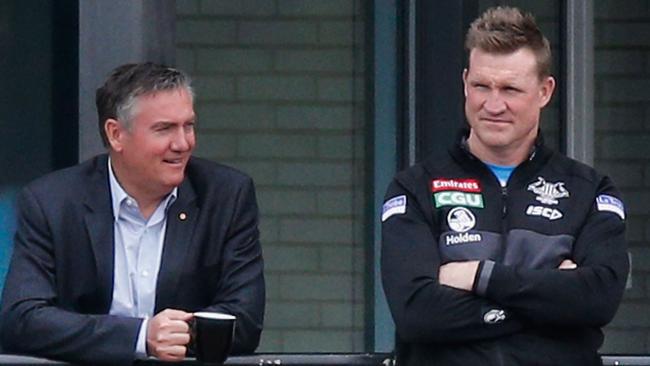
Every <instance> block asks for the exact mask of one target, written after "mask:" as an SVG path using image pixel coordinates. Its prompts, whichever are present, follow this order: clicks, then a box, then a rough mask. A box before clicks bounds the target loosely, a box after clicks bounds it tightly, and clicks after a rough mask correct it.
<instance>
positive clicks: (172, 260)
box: [156, 178, 199, 312]
mask: <svg viewBox="0 0 650 366" xmlns="http://www.w3.org/2000/svg"><path fill="white" fill-rule="evenodd" d="M198 212H199V210H198V207H197V205H196V194H195V192H194V189H193V188H192V185H191V184H190V182H189V181H188V179H187V178H186V179H185V180H184V181H183V183H182V184H181V185H180V186H179V188H178V198H177V199H176V201H175V202H174V203H173V204H172V205H171V207H170V208H169V211H168V212H167V229H166V231H165V241H164V244H163V252H162V258H161V262H160V271H159V272H158V281H157V283H156V312H157V311H160V310H162V309H164V307H167V306H169V304H171V303H172V302H173V301H172V300H173V299H174V298H175V297H174V295H175V294H176V289H177V288H178V281H179V280H180V273H181V271H182V268H183V264H184V263H185V257H186V256H187V252H188V251H189V249H190V244H191V240H192V233H193V232H194V227H195V225H196V219H197V216H198Z"/></svg>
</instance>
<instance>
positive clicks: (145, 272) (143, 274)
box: [142, 269, 149, 277]
mask: <svg viewBox="0 0 650 366" xmlns="http://www.w3.org/2000/svg"><path fill="white" fill-rule="evenodd" d="M148 276H149V271H147V270H146V269H145V270H144V271H142V277H148Z"/></svg>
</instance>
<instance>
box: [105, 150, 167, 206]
mask: <svg viewBox="0 0 650 366" xmlns="http://www.w3.org/2000/svg"><path fill="white" fill-rule="evenodd" d="M111 167H112V168H113V174H114V175H115V179H117V182H118V183H119V184H120V186H121V187H122V189H124V191H125V192H126V193H127V194H128V195H129V196H131V197H133V199H135V201H136V202H137V203H138V207H139V209H140V213H141V214H142V217H144V218H145V219H149V217H151V215H152V214H153V212H154V211H155V210H156V207H158V205H159V204H160V202H161V201H162V200H163V198H164V197H165V196H166V195H167V194H169V192H154V191H153V190H151V188H150V187H147V185H146V184H140V182H138V181H137V179H133V178H132V177H131V174H129V171H128V169H125V168H124V167H123V166H122V164H121V162H120V160H119V159H115V157H111Z"/></svg>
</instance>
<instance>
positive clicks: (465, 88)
mask: <svg viewBox="0 0 650 366" xmlns="http://www.w3.org/2000/svg"><path fill="white" fill-rule="evenodd" d="M467 72H468V71H467V68H464V69H463V94H465V97H466V98H467Z"/></svg>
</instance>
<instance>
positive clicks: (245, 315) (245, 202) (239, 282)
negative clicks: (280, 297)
mask: <svg viewBox="0 0 650 366" xmlns="http://www.w3.org/2000/svg"><path fill="white" fill-rule="evenodd" d="M263 267H264V264H263V259H262V248H261V245H260V241H259V230H258V209H257V202H256V198H255V189H254V186H253V182H252V180H251V179H250V178H247V180H246V184H244V185H243V187H242V188H241V189H240V190H239V192H238V193H237V198H236V206H235V209H234V211H233V215H232V218H231V224H230V228H229V232H228V234H227V239H226V244H225V246H224V258H223V266H222V269H221V271H222V273H221V281H220V285H219V288H218V289H217V290H216V291H214V296H213V300H212V304H213V305H211V306H210V307H208V308H206V309H205V310H206V311H216V312H225V313H228V314H232V315H235V316H236V317H237V323H236V326H235V339H234V342H233V349H232V352H233V353H234V354H242V353H252V352H253V351H255V349H256V348H257V346H258V344H259V341H260V335H261V332H262V324H263V321H264V299H265V286H264V275H263Z"/></svg>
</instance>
